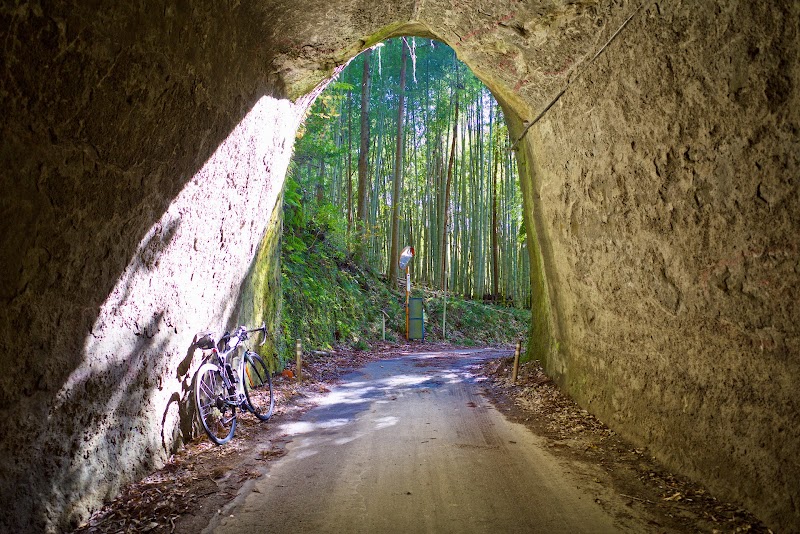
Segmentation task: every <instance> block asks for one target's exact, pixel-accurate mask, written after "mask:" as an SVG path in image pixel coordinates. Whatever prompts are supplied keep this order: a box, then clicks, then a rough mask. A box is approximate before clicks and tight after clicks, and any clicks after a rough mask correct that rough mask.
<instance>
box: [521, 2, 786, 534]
mask: <svg viewBox="0 0 800 534" xmlns="http://www.w3.org/2000/svg"><path fill="white" fill-rule="evenodd" d="M799 13H800V9H799V8H798V4H797V3H793V4H792V3H789V2H786V3H783V4H782V5H780V3H772V2H770V3H759V2H730V3H728V2H722V3H714V2H691V3H683V7H680V8H678V7H675V6H674V5H672V4H670V3H659V4H658V6H652V7H648V8H647V9H645V10H643V11H641V12H640V13H639V14H638V15H637V16H635V17H634V18H633V19H632V20H631V23H630V24H629V26H628V27H627V28H626V30H625V31H624V32H623V33H621V34H620V36H619V38H618V40H617V41H615V42H614V43H613V44H612V45H611V46H609V47H608V48H607V50H606V51H605V53H604V54H603V55H601V56H600V57H599V58H598V59H597V60H596V61H595V62H594V63H593V64H592V65H591V66H590V67H588V68H587V70H586V72H585V73H584V74H583V75H582V76H581V77H580V78H579V79H577V80H576V81H575V82H574V83H573V84H572V85H571V87H570V89H569V90H568V91H567V92H566V93H565V95H564V96H563V97H562V98H561V99H560V101H559V102H558V103H557V104H556V105H555V106H554V107H553V108H552V109H551V111H550V112H549V113H548V114H547V115H546V116H545V118H544V119H543V120H542V121H541V122H540V123H539V124H537V125H536V126H535V127H534V128H532V129H531V130H530V133H529V134H528V140H529V146H528V150H529V154H531V155H532V157H529V158H528V160H529V163H530V166H531V168H532V169H533V173H532V174H533V183H534V185H533V187H532V189H531V192H530V193H529V201H532V203H533V204H535V206H534V211H535V217H536V220H537V223H538V225H537V227H538V228H539V229H540V232H539V237H540V241H541V245H542V249H543V250H545V251H546V253H545V255H544V264H545V266H546V273H547V282H548V285H549V294H548V297H549V300H550V309H551V317H550V321H551V322H552V324H553V331H554V335H553V340H552V346H551V349H552V351H553V352H552V353H551V354H550V356H549V358H548V357H545V359H546V360H547V364H548V365H547V367H548V369H549V370H550V371H551V372H552V373H553V374H554V375H555V376H556V377H558V379H559V380H560V382H561V383H562V384H564V385H565V387H566V389H567V391H569V393H570V394H571V395H573V396H574V397H575V398H576V399H577V400H578V401H579V402H580V403H581V404H582V405H583V406H585V407H587V408H588V409H589V410H591V411H592V412H594V413H596V414H598V415H599V416H600V418H601V419H603V420H604V421H606V422H608V423H609V424H610V425H611V426H612V427H613V428H615V429H617V430H618V431H619V432H621V433H623V434H624V435H625V436H627V437H628V438H630V439H632V440H633V441H634V443H636V444H637V445H639V446H646V447H647V448H648V449H649V450H650V451H651V452H652V453H653V454H655V455H656V456H657V457H659V458H660V459H662V460H664V461H665V462H666V463H667V464H668V465H670V466H673V467H675V468H677V469H679V470H680V471H682V472H684V473H688V474H690V475H692V476H693V477H695V478H696V479H699V480H701V481H703V482H704V483H706V484H707V485H708V486H709V487H710V488H711V489H712V490H713V491H714V492H715V494H716V495H721V496H725V497H727V498H731V499H734V500H737V501H739V502H743V503H745V505H746V506H747V507H748V508H751V509H752V510H753V511H754V512H756V513H757V514H758V515H759V516H760V517H761V518H762V519H764V520H765V521H767V522H768V524H770V525H771V526H772V527H773V528H776V529H778V530H779V531H786V532H793V531H797V530H798V529H800V484H798V483H797V481H798V480H799V479H800V465H798V463H797V453H798V451H800V398H799V397H798V394H797V392H798V391H800V191H799V190H798V185H799V184H798V176H800V137H799V135H800V93H798V83H800V61H798V54H800V35H798V28H800V17H799V16H798V14H799Z"/></svg>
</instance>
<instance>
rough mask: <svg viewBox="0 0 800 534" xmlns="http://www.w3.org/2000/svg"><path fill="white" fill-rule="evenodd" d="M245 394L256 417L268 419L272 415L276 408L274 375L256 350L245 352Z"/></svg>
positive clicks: (263, 419)
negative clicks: (273, 384)
mask: <svg viewBox="0 0 800 534" xmlns="http://www.w3.org/2000/svg"><path fill="white" fill-rule="evenodd" d="M243 378H244V394H245V397H247V403H248V404H249V405H250V410H251V411H252V412H253V413H254V414H255V416H256V417H258V418H259V419H261V420H262V421H266V420H267V419H269V418H270V417H272V410H273V409H274V408H275V394H274V392H273V391H272V375H271V373H270V371H269V367H267V364H266V363H264V360H262V359H261V356H259V355H258V354H256V353H255V352H250V351H248V352H245V354H244V377H243Z"/></svg>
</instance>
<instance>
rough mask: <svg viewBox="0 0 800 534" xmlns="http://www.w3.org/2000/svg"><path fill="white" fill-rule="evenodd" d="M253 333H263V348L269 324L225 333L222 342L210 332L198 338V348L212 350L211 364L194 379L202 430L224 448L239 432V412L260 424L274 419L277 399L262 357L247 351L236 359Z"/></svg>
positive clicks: (196, 342) (204, 367) (197, 336)
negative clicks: (258, 421)
mask: <svg viewBox="0 0 800 534" xmlns="http://www.w3.org/2000/svg"><path fill="white" fill-rule="evenodd" d="M254 332H263V335H264V339H263V341H262V342H261V345H263V344H264V343H265V342H266V340H267V327H266V324H263V325H261V327H260V328H255V329H253V330H248V329H247V328H245V327H244V326H240V327H239V328H237V329H236V330H235V331H234V332H233V333H232V334H231V333H229V332H225V333H224V334H223V335H222V337H221V338H220V339H219V341H217V340H215V339H214V335H213V333H211V332H201V333H199V334H197V335H196V336H195V345H196V346H197V347H198V348H200V349H202V350H210V351H211V356H210V358H209V360H208V361H207V362H206V363H204V364H203V365H201V366H200V368H199V369H198V370H197V372H196V373H195V375H194V400H195V404H196V406H197V415H198V417H199V418H200V423H201V424H202V425H203V429H204V430H205V431H206V434H208V437H209V438H211V441H213V442H214V443H216V444H217V445H224V444H225V443H227V442H228V441H230V440H231V438H232V437H233V433H234V431H235V430H236V410H237V408H238V409H239V411H242V412H245V411H249V412H251V413H253V414H254V415H255V416H256V417H257V418H258V419H260V420H261V421H266V420H268V419H269V418H270V417H272V411H273V410H274V408H275V396H274V393H273V391H272V375H271V373H270V371H269V368H268V367H267V365H266V363H264V360H263V359H261V356H259V355H258V354H256V353H255V352H253V351H250V350H246V351H244V353H243V354H241V356H240V357H239V358H238V359H237V358H236V354H237V352H239V351H238V349H239V348H240V347H241V344H242V342H244V341H245V340H247V339H248V338H249V337H250V334H252V333H254Z"/></svg>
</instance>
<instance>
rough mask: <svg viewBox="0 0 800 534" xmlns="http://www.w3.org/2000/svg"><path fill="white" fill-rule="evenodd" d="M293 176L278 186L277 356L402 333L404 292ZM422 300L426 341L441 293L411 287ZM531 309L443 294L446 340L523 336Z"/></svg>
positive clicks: (437, 334) (434, 326) (480, 341)
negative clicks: (363, 260) (298, 346)
mask: <svg viewBox="0 0 800 534" xmlns="http://www.w3.org/2000/svg"><path fill="white" fill-rule="evenodd" d="M312 196H313V195H308V194H304V192H303V191H302V188H301V185H300V184H298V183H297V182H296V181H294V180H292V179H291V178H290V179H288V180H287V183H286V189H285V191H284V231H283V242H282V248H281V279H282V280H281V282H282V288H283V289H282V292H283V305H282V317H281V330H282V336H283V342H282V343H280V344H279V345H280V346H281V347H283V352H284V353H283V354H281V358H282V359H283V361H287V360H289V359H292V358H293V357H294V354H293V350H294V346H295V340H297V339H300V340H301V341H302V343H303V346H304V347H305V348H307V349H316V350H325V349H330V348H332V347H333V346H335V345H337V344H344V345H348V346H350V347H351V348H354V349H356V350H364V349H368V348H369V343H370V342H373V341H377V340H380V339H381V336H382V319H384V318H385V320H386V324H385V328H386V330H385V331H386V339H387V341H402V340H404V339H405V327H406V323H405V293H404V292H401V291H399V290H398V289H395V288H392V287H389V286H390V285H389V284H387V280H386V277H385V276H383V275H382V274H380V273H378V272H377V271H375V270H374V269H372V268H371V267H369V266H367V267H363V266H361V265H359V264H358V263H357V262H356V261H354V258H353V254H352V253H351V250H352V246H351V245H352V244H351V243H349V242H348V237H347V223H346V221H345V220H344V217H342V216H341V214H340V212H339V211H338V210H337V209H336V208H335V207H333V206H332V205H330V204H328V203H320V204H317V203H315V201H314V200H313V199H310V198H309V197H312ZM414 296H422V297H423V299H424V303H425V318H426V321H425V330H426V340H428V341H441V340H443V339H444V338H443V336H442V319H443V307H444V303H443V300H442V297H441V294H436V293H433V292H431V291H428V290H427V289H426V288H419V287H417V288H415V290H414ZM529 325H530V311H529V310H520V309H514V308H505V307H501V306H496V305H488V304H484V303H483V302H477V301H469V300H463V299H460V298H457V297H454V296H448V299H447V319H446V339H447V340H448V341H451V342H453V343H456V344H460V345H485V344H494V345H496V344H504V343H511V342H514V341H515V340H516V339H518V338H521V337H524V335H525V333H526V332H527V329H528V327H529Z"/></svg>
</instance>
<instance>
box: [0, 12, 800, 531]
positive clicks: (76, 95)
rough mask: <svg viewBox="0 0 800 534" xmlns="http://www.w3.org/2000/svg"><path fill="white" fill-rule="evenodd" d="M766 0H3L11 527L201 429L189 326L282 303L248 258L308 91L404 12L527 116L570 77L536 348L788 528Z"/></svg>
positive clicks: (668, 450)
mask: <svg viewBox="0 0 800 534" xmlns="http://www.w3.org/2000/svg"><path fill="white" fill-rule="evenodd" d="M750 4H752V5H750ZM763 4H764V5H761V3H757V2H750V3H741V2H732V1H731V2H728V1H722V2H683V3H671V4H668V3H663V4H662V3H652V4H646V5H645V6H644V7H642V8H639V4H638V3H629V2H620V1H613V0H607V1H600V2H574V3H573V2H560V1H549V2H544V1H527V2H523V1H519V0H499V1H488V0H487V1H477V2H476V1H469V2H467V1H465V0H417V1H415V2H412V1H402V2H391V3H390V2H382V3H376V2H367V1H364V0H361V1H359V0H326V1H309V2H303V3H300V2H289V1H278V0H274V1H269V0H264V1H262V2H243V3H227V4H225V5H221V4H220V3H219V2H206V1H198V2H192V3H190V4H183V3H175V4H173V3H167V5H166V6H164V5H161V6H159V7H157V8H156V7H151V6H143V5H137V4H133V3H126V2H116V3H107V5H104V6H94V5H91V6H90V5H88V4H86V5H83V4H76V5H70V6H66V5H60V4H59V5H48V6H46V7H45V6H42V5H40V4H39V3H38V2H30V3H27V2H18V3H16V4H15V5H3V6H2V7H0V37H2V43H3V53H2V66H3V68H2V71H0V72H1V73H0V76H2V81H1V82H0V116H2V117H3V122H2V145H1V148H0V169H1V170H2V178H0V192H1V193H2V194H1V195H0V210H1V211H2V218H0V225H2V250H3V252H4V257H3V261H2V264H0V277H1V278H0V282H2V283H0V299H1V301H2V307H0V351H1V352H0V353H1V354H2V356H0V358H2V362H3V363H4V372H3V373H0V401H2V402H1V403H0V411H1V413H2V415H3V421H4V427H3V433H2V437H1V438H0V470H2V473H3V477H2V482H0V501H2V502H3V503H7V504H4V512H5V513H4V514H3V515H2V517H0V526H3V527H4V528H5V529H6V530H13V531H25V530H28V531H41V530H51V531H52V530H58V529H66V528H68V527H69V526H70V525H74V524H76V523H77V522H79V521H81V520H83V519H85V518H86V517H87V515H88V514H89V513H90V512H91V510H92V509H94V508H96V507H97V506H99V505H100V503H101V502H102V501H103V499H106V498H109V497H111V496H113V495H115V493H116V492H117V490H118V489H119V487H120V486H121V485H122V484H125V483H127V482H129V481H130V480H133V479H135V478H136V477H139V476H141V475H142V474H143V473H145V472H147V471H148V470H149V469H151V468H152V467H153V466H157V465H159V464H160V463H162V462H163V461H164V460H165V459H166V458H167V457H168V456H169V454H170V453H171V451H173V450H174V449H175V447H177V446H179V444H180V443H181V440H183V439H186V438H187V437H188V436H189V435H191V433H192V428H191V415H192V414H191V408H190V407H189V406H188V405H187V403H186V402H185V400H186V397H187V393H188V390H189V387H190V381H191V377H192V374H193V371H194V369H195V368H196V367H197V365H198V364H199V358H200V356H199V353H198V354H196V353H195V352H194V351H192V350H191V342H192V336H193V335H194V333H195V332H196V331H199V330H203V329H209V328H210V329H218V328H222V327H223V326H226V325H227V326H230V325H231V324H233V323H236V322H238V321H247V320H251V319H252V320H254V321H257V322H260V320H258V319H259V317H258V316H260V317H261V318H266V319H267V321H268V323H270V322H272V323H274V307H272V306H267V307H266V308H261V307H260V305H258V304H254V302H253V299H252V298H251V295H253V293H254V290H253V289H252V283H251V282H252V280H253V279H254V277H257V278H259V281H258V284H262V285H263V284H264V282H263V279H262V275H263V274H264V273H256V271H257V269H255V268H254V259H255V257H256V255H257V254H258V251H259V246H260V243H261V241H262V238H263V237H264V236H265V235H268V234H270V232H272V233H274V232H275V231H277V230H276V228H278V226H277V225H275V224H273V225H272V226H270V222H269V221H270V220H273V221H274V220H276V219H275V218H274V217H275V216H276V213H275V208H276V201H277V198H278V195H279V192H280V189H281V186H282V182H283V179H284V176H285V170H286V166H287V164H288V159H289V156H290V152H291V148H292V143H293V140H294V133H295V130H296V127H297V124H298V122H299V120H300V117H301V115H302V112H303V111H304V110H305V109H306V107H307V106H308V105H309V103H310V101H311V100H312V98H313V93H312V94H310V95H309V94H308V93H309V92H310V91H312V90H313V89H314V88H315V87H317V85H318V84H319V83H320V82H322V81H323V80H324V79H326V78H327V77H328V76H330V75H331V74H332V73H333V72H334V70H335V69H336V68H338V67H340V66H341V65H343V64H344V63H346V62H347V61H348V60H349V59H350V58H351V57H353V56H354V55H355V54H356V53H358V52H359V51H361V50H363V49H364V48H365V47H366V46H370V45H372V44H374V43H376V42H379V41H380V40H382V39H384V38H387V37H390V36H394V35H403V34H413V35H418V36H424V37H435V38H438V39H441V40H442V41H444V42H446V43H448V44H449V45H451V46H452V47H453V48H455V49H456V51H457V53H458V55H459V57H460V58H461V59H462V60H464V61H465V62H466V63H467V64H468V65H469V66H470V68H472V69H473V71H474V72H475V73H476V74H477V75H478V76H479V77H481V78H482V79H483V80H484V82H485V83H486V84H487V85H488V86H489V87H490V88H491V89H492V91H493V92H494V94H495V96H496V97H497V98H498V101H499V102H500V103H501V105H502V106H503V108H504V111H505V113H506V116H507V118H508V120H509V125H510V128H511V130H512V132H513V133H514V135H515V137H519V136H520V135H521V134H522V132H523V129H524V127H525V124H526V121H528V122H529V121H532V120H533V119H534V118H535V117H537V115H539V114H540V112H542V111H543V110H545V109H546V108H547V106H548V105H549V104H551V103H552V102H553V101H554V99H555V98H556V97H557V95H559V94H560V93H561V91H562V90H564V89H566V90H565V91H564V93H563V96H561V98H560V99H558V100H557V101H556V102H555V103H554V104H553V106H552V107H551V108H550V109H549V111H547V113H545V114H544V116H543V118H542V120H541V121H539V122H538V123H537V124H536V125H535V126H533V127H532V128H530V130H528V131H527V134H526V135H525V137H524V140H523V141H522V142H521V143H519V147H518V148H519V150H518V154H519V158H518V159H519V161H520V168H521V170H522V179H521V186H522V188H523V192H524V195H525V207H526V223H527V227H528V229H529V231H528V234H529V236H531V239H532V241H531V242H530V247H529V248H530V250H531V254H532V260H533V265H534V266H535V268H534V269H533V270H534V273H533V280H532V283H533V285H534V290H535V291H536V292H537V295H538V297H539V298H538V299H537V301H536V302H535V304H534V308H535V311H536V313H535V317H536V319H535V322H534V325H533V329H532V332H533V333H534V334H535V335H534V336H533V337H532V338H531V339H530V340H529V347H531V349H530V350H531V353H530V355H531V356H533V357H536V358H541V359H543V360H544V362H545V363H546V366H547V368H548V369H549V371H550V372H551V373H553V374H554V375H555V376H556V377H557V378H558V380H559V381H560V382H561V383H562V385H564V386H565V387H566V388H567V390H568V391H569V392H570V394H572V395H573V396H574V397H575V398H576V399H577V400H578V401H579V402H580V403H581V404H582V405H583V406H584V407H586V408H587V409H589V410H590V411H592V412H594V413H596V414H598V415H599V416H600V417H601V418H603V419H604V420H605V421H606V422H608V423H609V424H610V425H611V426H612V427H613V428H615V429H616V430H617V431H618V432H620V433H621V434H623V435H625V436H627V437H629V438H630V439H632V440H633V441H634V442H636V443H637V444H640V445H643V446H647V447H648V448H649V449H650V450H651V451H652V453H653V454H654V455H656V456H658V457H659V458H661V459H662V460H664V461H665V462H666V463H667V464H668V465H669V466H671V467H672V468H674V469H677V470H679V471H683V472H686V473H688V474H691V475H693V476H694V477H696V478H698V479H699V480H701V481H703V482H705V483H706V484H707V485H709V486H710V487H711V488H712V489H713V490H714V491H716V492H718V493H719V494H720V495H721V496H724V497H728V498H733V499H738V500H740V501H741V502H743V503H744V504H745V505H746V506H747V507H749V508H751V509H752V511H753V512H755V513H756V514H757V515H759V516H760V517H761V518H762V519H764V520H765V521H766V522H767V523H768V524H770V525H771V526H773V527H776V528H778V529H782V530H797V529H800V509H798V506H800V505H798V503H800V492H799V490H798V486H797V484H796V480H797V479H798V477H800V467H798V465H797V463H796V460H795V459H794V455H795V453H796V451H797V450H798V449H800V420H799V418H800V415H798V414H800V406H798V401H797V397H796V393H795V392H796V391H797V390H798V377H799V376H800V369H798V367H800V362H798V358H799V357H800V342H799V341H798V340H800V336H798V326H797V325H798V324H800V311H799V310H798V304H797V302H798V294H797V293H798V286H799V284H798V279H799V278H800V261H799V260H798V239H800V238H798V236H800V206H799V205H798V203H799V202H800V200H799V198H800V195H799V194H798V183H797V176H798V170H799V169H798V159H799V158H800V143H799V142H798V130H799V129H800V117H798V113H799V112H798V110H800V102H799V101H798V100H800V97H798V91H797V86H798V80H800V67H799V66H798V60H797V58H798V57H800V56H798V52H800V50H798V48H800V45H799V44H798V42H800V39H799V38H798V28H799V27H800V20H798V19H799V18H800V15H799V12H800V7H798V5H797V4H796V3H792V2H771V3H763ZM628 20H629V22H628V23H627V25H625V23H626V21H628ZM618 30H619V32H618ZM617 32H618V33H617ZM615 35H616V36H615ZM614 36H615V37H614ZM612 37H614V39H613V40H611V39H612ZM610 40H611V41H610ZM609 41H610V42H609ZM607 43H609V44H608V46H606V47H604V46H605V45H606V44H607ZM598 52H600V53H599V55H597V54H598ZM595 56H596V58H595ZM304 95H306V96H304ZM268 241H269V242H270V243H273V245H270V246H271V247H274V239H268ZM267 248H269V247H267ZM265 250H266V249H265ZM266 287H273V288H274V285H270V283H269V282H268V283H266ZM259 292H260V290H258V291H255V293H256V294H257V293H259ZM256 300H257V299H256Z"/></svg>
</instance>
